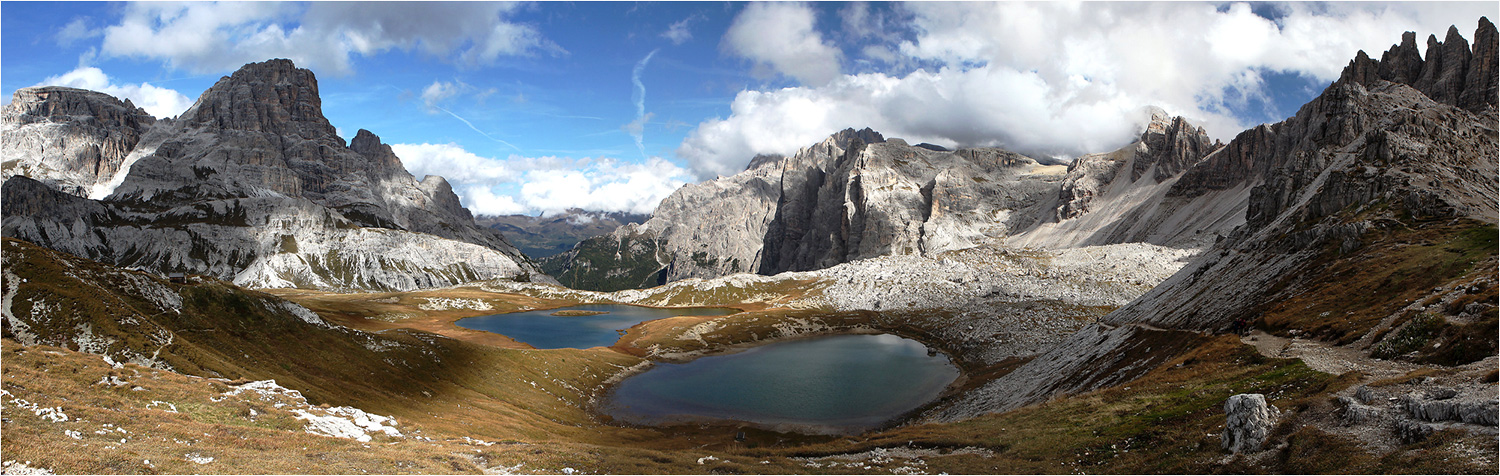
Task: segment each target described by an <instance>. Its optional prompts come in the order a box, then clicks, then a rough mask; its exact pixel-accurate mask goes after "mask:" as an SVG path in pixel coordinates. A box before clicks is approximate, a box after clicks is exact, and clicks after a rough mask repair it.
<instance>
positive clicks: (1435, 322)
mask: <svg viewBox="0 0 1500 476" xmlns="http://www.w3.org/2000/svg"><path fill="white" fill-rule="evenodd" d="M1444 324H1446V323H1445V322H1444V319H1443V317H1442V316H1437V315H1432V314H1423V315H1421V316H1417V317H1416V318H1415V319H1412V320H1411V321H1410V322H1408V323H1407V324H1406V325H1405V326H1403V327H1401V329H1399V330H1397V331H1396V334H1395V335H1392V336H1388V337H1386V338H1385V339H1383V340H1381V341H1380V343H1379V344H1376V345H1375V348H1374V349H1371V350H1370V357H1374V358H1377V359H1391V358H1394V357H1397V356H1400V355H1404V354H1406V353H1408V352H1414V351H1416V350H1417V349H1420V348H1422V347H1424V346H1426V345H1427V343H1428V342H1430V341H1432V339H1433V338H1435V337H1437V335H1438V332H1439V331H1441V330H1442V329H1443V327H1444Z"/></svg>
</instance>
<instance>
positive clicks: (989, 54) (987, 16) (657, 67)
mask: <svg viewBox="0 0 1500 476" xmlns="http://www.w3.org/2000/svg"><path fill="white" fill-rule="evenodd" d="M1496 9H1497V7H1496V4H1495V3H1493V2H1479V3H1430V2H1416V3H1375V4H1353V3H1337V4H1301V3H1295V4H1260V3H1258V4H1254V5H1250V4H1230V3H1188V2H1172V3H1139V4H1134V3H1133V4H1125V3H1109V4H1081V5H1080V4H1063V3H1044V4H1017V3H957V4H954V3H930V2H921V3H912V4H906V3H842V2H826V3H812V4H803V3H774V4H765V3H753V4H751V3H697V2H662V3H651V2H646V3H614V2H583V3H560V2H556V3H555V2H541V3H519V4H516V3H480V2H466V3H455V4H435V3H396V2H377V3H361V2H335V3H313V4H309V3H270V2H258V3H221V4H215V3H188V4H168V3H128V2H125V3H115V2H111V3H105V2H84V3H66V2H62V3H57V2H4V3H0V70H3V75H0V94H4V96H5V98H7V99H6V100H7V101H8V98H9V97H10V95H11V93H13V92H14V91H15V90H16V89H18V88H21V87H27V86H33V85H40V84H64V85H71V86H77V87H88V88H90V89H97V90H102V91H104V92H108V93H111V94H115V95H117V96H123V97H128V98H130V99H132V100H133V101H134V102H135V103H136V104H137V105H140V106H142V107H145V108H147V109H148V110H149V111H151V112H152V113H153V114H157V115H162V116H170V115H174V114H176V113H177V112H180V111H181V110H183V109H186V107H187V106H189V105H190V104H191V102H192V101H193V100H195V99H196V98H197V96H198V95H199V94H200V93H201V92H202V91H204V90H205V89H207V88H208V87H209V86H210V85H212V84H213V82H214V81H216V80H217V79H218V78H219V77H220V76H223V75H227V74H229V73H231V72H233V70H234V69H235V68H237V67H238V66H239V65H242V64H244V63H247V62H252V61H261V60H265V59H269V58H274V57H286V58H291V59H293V60H294V61H296V62H297V64H298V66H301V67H304V68H308V69H311V70H312V71H313V72H314V73H316V74H317V76H318V79H319V87H320V90H321V93H322V97H323V108H324V113H325V115H326V116H328V118H329V120H330V121H331V122H332V123H333V125H334V126H336V127H338V128H339V130H340V132H341V134H343V135H344V136H345V137H346V138H348V137H352V136H353V134H354V132H355V131H356V130H358V129H361V128H363V129H369V130H370V131H372V132H374V133H376V134H377V135H379V136H381V138H382V139H383V140H384V141H385V142H386V143H389V144H393V147H394V148H395V149H396V151H397V153H398V155H400V156H401V157H402V159H403V162H404V163H406V165H407V167H408V170H411V171H412V172H413V173H414V174H416V175H418V176H419V177H420V176H421V175H424V174H436V175H443V176H445V177H447V178H449V180H450V181H451V182H453V183H454V187H455V190H456V191H458V193H459V195H460V198H461V200H463V202H464V204H465V205H466V206H468V207H470V208H471V209H473V210H474V211H475V212H476V213H483V214H497V213H532V214H534V213H538V212H551V211H558V210H562V209H565V208H568V207H582V208H588V209H597V210H628V211H636V212H649V211H650V210H651V209H652V208H654V207H655V204H656V203H657V202H658V201H659V200H660V199H661V198H663V197H664V196H665V195H666V194H669V193H670V192H671V191H672V190H675V189H676V188H677V187H679V186H681V185H682V184H683V183H687V182H692V181H697V180H701V179H705V178H712V177H714V176H715V175H728V174H731V173H734V172H736V171H738V170H739V169H742V168H743V167H744V164H745V163H747V162H748V161H749V159H750V158H751V157H753V156H754V155H756V154H759V153H781V154H790V153H793V152H795V151H796V149H797V148H798V147H802V146H806V145H810V144H812V143H815V142H817V141H818V140H819V139H821V138H822V137H824V136H827V135H828V134H830V133H832V132H834V131H837V130H838V129H842V128H844V127H866V126H868V127H874V128H875V129H876V130H879V131H881V132H883V133H885V134H886V135H887V136H894V137H904V138H907V139H908V140H910V141H912V142H917V141H925V142H934V143H938V144H943V145H948V146H969V145H995V146H1003V147H1008V148H1011V149H1013V150H1018V151H1022V152H1027V153H1034V154H1048V155H1063V156H1075V155H1078V154H1081V153H1088V152H1102V151H1107V150H1110V149H1113V148H1116V147H1119V146H1120V145H1123V144H1125V143H1127V142H1129V140H1130V139H1131V137H1132V136H1133V135H1135V134H1137V133H1138V131H1139V127H1140V121H1141V120H1142V118H1143V116H1142V111H1143V110H1144V109H1143V108H1144V107H1145V106H1148V105H1156V106H1160V107H1163V108H1165V109H1167V110H1168V111H1169V112H1171V113H1173V114H1181V115H1184V116H1187V117H1188V118H1190V119H1191V120H1193V121H1195V122H1196V123H1199V124H1201V125H1203V126H1205V127H1206V128H1207V129H1208V130H1209V132H1210V134H1211V135H1214V136H1215V137H1217V138H1221V139H1224V140H1226V141H1227V140H1228V139H1230V138H1232V137H1233V136H1234V134H1236V133H1238V132H1239V131H1240V130H1243V129H1244V128H1246V127H1250V126H1253V125H1255V124H1259V123H1262V122H1274V121H1278V120H1281V119H1283V118H1285V117H1287V116H1290V115H1291V114H1293V113H1295V111H1296V108H1297V107H1298V106H1300V105H1301V104H1302V103H1304V102H1306V101H1307V100H1308V99H1310V98H1311V97H1312V96H1314V95H1316V94H1317V93H1318V92H1320V91H1321V90H1322V89H1323V87H1324V86H1326V85H1327V83H1328V82H1330V81H1332V80H1333V79H1334V78H1336V77H1337V74H1338V71H1339V70H1340V69H1341V68H1342V67H1343V66H1344V64H1346V63H1347V62H1348V60H1349V59H1350V58H1352V57H1353V55H1354V52H1355V51H1357V50H1359V49H1365V50H1366V51H1368V52H1370V53H1371V54H1372V56H1376V57H1378V55H1379V52H1380V51H1384V50H1385V49H1386V48H1387V47H1389V46H1390V44H1392V43H1394V42H1396V41H1398V40H1399V39H1400V35H1401V32H1403V31H1407V30H1413V31H1417V32H1418V34H1419V35H1421V37H1422V38H1425V37H1426V35H1428V34H1431V33H1436V34H1437V35H1438V37H1439V38H1440V39H1441V37H1442V36H1443V33H1444V31H1445V30H1446V28H1447V26H1448V25H1450V24H1457V25H1458V28H1459V31H1460V32H1461V33H1463V34H1464V36H1465V37H1469V36H1472V33H1473V30H1474V25H1475V22H1476V21H1477V19H1478V17H1479V16H1480V15H1489V16H1490V17H1491V18H1492V19H1494V18H1496V17H1495V15H1496ZM1420 42H1421V40H1419V43H1420ZM648 58H649V59H648Z"/></svg>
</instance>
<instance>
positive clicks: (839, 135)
mask: <svg viewBox="0 0 1500 476" xmlns="http://www.w3.org/2000/svg"><path fill="white" fill-rule="evenodd" d="M855 139H859V141H860V142H864V143H866V144H875V143H879V142H885V136H882V135H880V133H879V132H875V130H874V129H871V128H868V127H866V128H864V129H860V130H854V128H853V127H850V128H847V129H844V130H842V131H838V132H835V133H834V134H833V135H831V136H829V137H828V140H830V141H833V144H834V145H836V146H838V147H839V148H840V149H848V148H849V143H851V142H853V141H854V140H855Z"/></svg>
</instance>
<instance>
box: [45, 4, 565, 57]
mask: <svg viewBox="0 0 1500 476" xmlns="http://www.w3.org/2000/svg"><path fill="white" fill-rule="evenodd" d="M519 8H521V7H520V5H519V4H515V3H501V2H314V3H311V4H307V5H303V4H293V3H281V2H220V3H194V2H188V3H168V2H133V3H129V4H127V5H125V6H124V14H123V17H122V18H121V19H120V21H119V23H116V24H113V25H109V26H105V27H103V28H102V29H100V30H98V31H69V32H68V33H67V34H68V37H69V38H82V37H88V36H91V35H94V34H98V35H100V36H102V37H103V42H102V45H101V47H100V50H99V53H100V54H101V55H102V56H105V57H127V58H146V59H156V60H161V61H163V62H165V63H166V64H167V65H168V66H170V67H173V68H177V69H184V70H188V71H194V72H200V73H216V72H222V71H232V70H234V69H235V68H238V67H239V66H240V65H243V64H246V63H252V62H257V61H263V60H265V59H266V58H289V59H291V60H293V61H295V62H296V63H297V64H298V65H299V66H302V67H307V68H314V69H318V70H319V71H320V72H328V73H334V74H343V73H348V72H350V71H352V65H351V60H352V57H353V56H354V55H361V56H371V55H374V54H377V53H380V52H383V51H388V50H403V51H413V50H415V51H421V52H425V53H428V54H431V55H433V56H435V57H439V58H443V59H446V60H448V61H452V62H454V63H456V64H460V65H469V66H475V65H484V64H490V63H493V62H494V61H496V60H497V59H498V58H500V57H503V56H525V55H537V54H550V55H564V54H566V53H567V52H566V51H565V50H563V49H562V47H560V46H558V45H557V44H556V43H553V42H552V41H551V40H548V39H547V38H545V37H543V36H542V35H541V33H540V32H539V31H538V30H537V29H536V28H535V27H533V26H531V25H526V24H522V23H517V22H514V21H511V20H510V18H511V16H512V15H514V13H515V12H516V11H517V10H518V9H519ZM70 28H72V30H81V29H82V27H81V26H80V27H78V28H73V27H72V25H70Z"/></svg>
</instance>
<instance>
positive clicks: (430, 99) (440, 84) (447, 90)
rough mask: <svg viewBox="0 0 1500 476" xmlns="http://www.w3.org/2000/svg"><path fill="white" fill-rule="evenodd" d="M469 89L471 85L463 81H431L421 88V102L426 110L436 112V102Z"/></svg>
mask: <svg viewBox="0 0 1500 476" xmlns="http://www.w3.org/2000/svg"><path fill="white" fill-rule="evenodd" d="M471 89H473V87H472V86H469V85H468V84H465V83H464V82H463V81H453V82H447V81H433V82H432V84H429V85H427V87H426V88H424V89H422V104H423V105H424V106H426V107H427V112H430V113H436V112H438V103H441V102H443V101H444V100H446V99H448V98H451V97H453V96H457V95H458V94H459V93H462V92H464V91H468V90H471Z"/></svg>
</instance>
